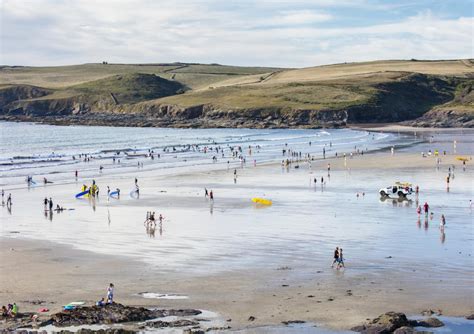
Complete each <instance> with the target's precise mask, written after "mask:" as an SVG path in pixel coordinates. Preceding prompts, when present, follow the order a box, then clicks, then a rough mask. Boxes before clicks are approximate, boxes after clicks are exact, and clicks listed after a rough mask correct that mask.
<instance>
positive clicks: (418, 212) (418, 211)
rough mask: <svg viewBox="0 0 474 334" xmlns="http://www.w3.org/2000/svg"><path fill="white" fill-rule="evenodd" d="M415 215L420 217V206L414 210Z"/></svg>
mask: <svg viewBox="0 0 474 334" xmlns="http://www.w3.org/2000/svg"><path fill="white" fill-rule="evenodd" d="M416 213H417V214H418V216H420V215H421V206H420V205H418V207H417V208H416Z"/></svg>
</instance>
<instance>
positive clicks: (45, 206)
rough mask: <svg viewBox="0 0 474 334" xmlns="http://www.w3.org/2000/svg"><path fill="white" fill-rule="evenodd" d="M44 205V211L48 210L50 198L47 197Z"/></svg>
mask: <svg viewBox="0 0 474 334" xmlns="http://www.w3.org/2000/svg"><path fill="white" fill-rule="evenodd" d="M43 203H44V209H45V210H47V209H48V198H47V197H45V198H44V200H43Z"/></svg>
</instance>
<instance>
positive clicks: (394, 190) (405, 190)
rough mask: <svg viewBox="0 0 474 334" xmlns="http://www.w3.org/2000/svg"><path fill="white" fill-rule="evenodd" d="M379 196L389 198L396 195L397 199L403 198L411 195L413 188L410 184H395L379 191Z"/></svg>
mask: <svg viewBox="0 0 474 334" xmlns="http://www.w3.org/2000/svg"><path fill="white" fill-rule="evenodd" d="M379 194H380V196H382V197H390V196H395V195H397V196H398V197H399V198H405V197H407V196H408V195H411V194H413V188H412V186H411V183H408V182H395V184H394V185H393V186H389V187H386V188H382V189H380V190H379Z"/></svg>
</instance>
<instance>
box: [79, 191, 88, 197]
mask: <svg viewBox="0 0 474 334" xmlns="http://www.w3.org/2000/svg"><path fill="white" fill-rule="evenodd" d="M88 193H89V190H86V191H83V192H80V193H79V194H76V198H81V197H82V196H84V195H87V194H88Z"/></svg>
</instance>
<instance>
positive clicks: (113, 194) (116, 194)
mask: <svg viewBox="0 0 474 334" xmlns="http://www.w3.org/2000/svg"><path fill="white" fill-rule="evenodd" d="M118 194H119V192H118V191H112V192H111V193H110V194H109V197H117V196H118Z"/></svg>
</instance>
